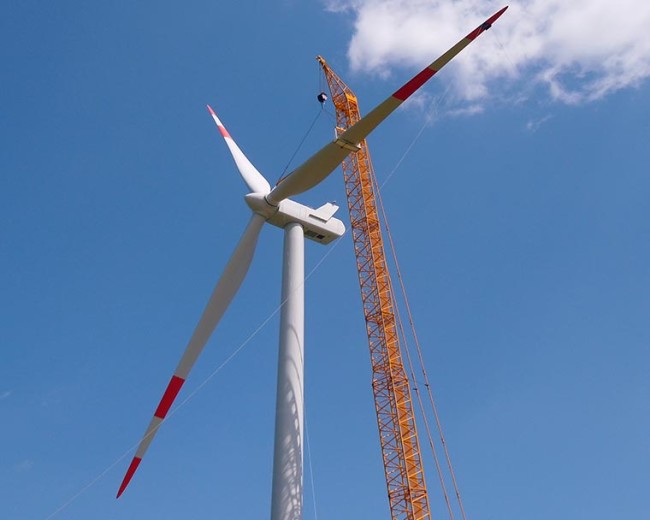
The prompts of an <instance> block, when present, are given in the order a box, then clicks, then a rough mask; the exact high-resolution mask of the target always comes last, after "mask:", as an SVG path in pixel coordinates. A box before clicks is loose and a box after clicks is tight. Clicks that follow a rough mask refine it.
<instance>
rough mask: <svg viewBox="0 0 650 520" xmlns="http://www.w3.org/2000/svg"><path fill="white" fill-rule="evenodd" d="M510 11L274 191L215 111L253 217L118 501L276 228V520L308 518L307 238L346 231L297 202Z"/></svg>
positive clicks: (326, 238) (326, 209) (328, 208)
mask: <svg viewBox="0 0 650 520" xmlns="http://www.w3.org/2000/svg"><path fill="white" fill-rule="evenodd" d="M507 8H508V7H507V6H506V7H504V8H503V9H501V10H500V11H498V12H497V13H495V14H494V15H492V16H491V17H490V18H488V19H487V20H486V21H485V22H483V23H482V24H481V25H479V26H478V27H477V28H476V29H474V30H473V31H472V32H470V33H469V34H468V35H467V36H465V38H463V39H461V40H460V41H459V42H458V43H456V45H454V46H453V47H451V48H450V49H449V50H448V51H447V52H445V53H444V54H443V55H442V56H440V57H439V58H438V59H436V60H435V61H434V62H433V63H431V65H429V66H428V67H427V68H425V69H424V70H422V71H421V72H420V73H419V74H417V75H416V76H414V77H413V78H412V79H411V80H409V81H408V82H407V83H405V84H404V85H403V86H402V87H401V88H399V89H398V90H396V91H395V92H394V93H393V94H392V95H391V96H389V97H388V98H387V99H386V100H385V101H383V102H382V103H380V104H379V105H378V106H377V107H375V108H374V109H373V110H372V111H371V112H369V113H368V115H366V116H365V117H363V118H362V119H361V120H359V121H358V122H357V123H356V124H355V125H353V126H351V127H350V128H348V129H347V130H346V131H345V132H343V133H342V134H341V135H340V136H338V137H337V138H336V139H335V140H334V141H332V142H331V143H329V144H327V145H325V146H324V147H323V148H322V149H321V150H319V151H318V152H316V153H315V154H314V155H312V156H311V157H310V158H309V159H307V160H306V161H305V162H304V163H303V164H302V165H301V166H299V167H298V168H296V169H295V170H293V171H292V172H291V173H290V174H289V175H288V176H287V177H285V178H284V179H283V180H282V181H281V182H280V183H278V184H277V185H276V186H275V187H274V188H273V189H271V186H270V185H269V183H268V181H267V180H266V179H265V178H264V176H263V175H262V174H261V173H260V172H259V171H258V170H257V169H256V168H255V166H253V164H252V163H251V162H250V161H249V160H248V158H247V157H246V156H245V155H244V153H243V152H242V151H241V149H240V148H239V146H237V144H236V143H235V141H234V140H233V139H232V137H231V136H230V134H229V133H228V131H227V130H226V128H225V127H224V125H223V124H222V123H221V121H220V120H219V118H218V117H217V115H216V113H215V112H214V110H212V108H211V107H210V106H208V110H209V111H210V114H211V115H212V118H213V119H214V122H215V123H216V124H217V127H218V129H219V131H220V133H221V135H222V136H223V138H224V140H225V142H226V145H227V146H228V148H229V150H230V153H231V154H232V157H233V159H234V161H235V164H236V166H237V169H238V170H239V173H240V174H241V176H242V178H243V180H244V182H245V183H246V185H247V186H248V188H249V189H250V190H251V192H250V193H249V194H248V195H246V196H245V200H246V203H247V204H248V206H249V207H250V209H251V211H252V215H251V218H250V220H249V222H248V226H247V227H246V229H245V230H244V233H243V235H242V237H241V238H240V240H239V243H238V244H237V246H236V247H235V251H234V252H233V254H232V256H231V257H230V260H229V261H228V263H227V264H226V267H225V269H224V271H223V273H222V275H221V278H220V279H219V281H218V282H217V285H216V286H215V288H214V290H213V292H212V295H211V296H210V299H209V300H208V304H207V306H206V308H205V310H204V311H203V314H202V316H201V318H200V319H199V322H198V324H197V326H196V328H195V330H194V333H193V334H192V337H191V338H190V341H189V343H188V345H187V347H186V349H185V352H184V353H183V356H182V357H181V360H180V362H179V363H178V366H177V367H176V370H175V371H174V375H173V376H172V378H171V380H170V382H169V384H168V385H167V389H166V390H165V393H164V394H163V396H162V399H161V400H160V403H159V404H158V407H157V408H156V411H155V412H154V416H153V418H152V420H151V422H150V423H149V426H148V427H147V430H146V432H145V435H144V437H143V438H142V440H141V442H140V444H139V446H138V449H137V451H136V454H135V456H134V457H133V460H132V461H131V464H130V465H129V468H128V469H127V472H126V475H125V476H124V479H123V480H122V483H121V485H120V488H119V490H118V493H117V497H118V498H119V497H120V496H121V495H122V493H123V492H124V490H125V489H126V487H127V486H128V484H129V482H130V481H131V479H132V477H133V475H134V474H135V471H136V470H137V468H138V466H139V464H140V462H141V461H142V458H143V456H144V454H145V452H146V451H147V449H148V448H149V445H150V444H151V441H152V440H153V437H154V436H155V434H156V433H157V431H158V429H159V428H160V425H161V423H162V422H163V420H164V419H165V416H166V415H167V412H168V411H169V409H170V407H171V405H172V403H173V402H174V400H175V399H176V396H177V395H178V393H179V391H180V389H181V387H182V386H183V384H184V383H185V380H186V379H187V376H188V375H189V373H190V370H191V369H192V367H193V366H194V363H195V362H196V360H197V358H198V356H199V355H200V354H201V351H202V350H203V348H204V347H205V345H206V343H207V341H208V339H209V338H210V336H211V334H212V332H213V331H214V329H215V327H216V326H217V324H218V323H219V321H220V320H221V317H222V316H223V314H224V313H225V311H226V309H227V308H228V305H229V304H230V302H231V301H232V299H233V298H234V296H235V294H236V293H237V290H238V289H239V287H240V285H241V283H242V281H243V280H244V277H245V276H246V273H247V272H248V269H249V267H250V264H251V261H252V259H253V254H254V252H255V246H256V243H257V238H258V236H259V233H260V231H261V229H262V226H263V224H264V223H265V222H268V223H269V224H272V225H275V226H277V227H280V228H282V229H284V235H285V237H284V258H283V268H282V300H281V301H282V310H281V317H280V348H279V361H278V383H277V402H276V415H275V420H276V423H275V447H274V458H273V484H272V488H273V490H272V502H271V519H272V520H300V519H301V518H302V461H303V443H302V439H303V367H304V364H303V352H304V350H303V346H304V289H303V283H304V237H307V238H309V239H311V240H314V241H316V242H319V243H321V244H328V243H330V242H332V241H333V240H336V239H337V238H339V237H341V236H342V235H343V233H344V232H345V226H344V225H343V222H341V221H340V220H338V219H336V218H334V216H333V215H334V213H335V212H336V211H337V209H338V206H336V205H334V204H331V203H326V204H324V205H323V206H321V207H320V208H317V209H313V208H310V207H308V206H305V205H303V204H300V203H298V202H295V201H293V200H291V199H289V197H293V196H295V195H298V194H300V193H303V192H305V191H308V190H309V189H311V188H312V187H314V186H316V185H317V184H319V183H320V182H321V181H322V180H324V179H325V178H326V177H327V176H328V175H329V174H330V173H331V172H333V171H334V170H335V169H336V167H337V166H338V165H339V164H340V163H341V161H343V159H345V157H346V156H347V155H348V154H349V153H351V152H355V151H357V150H359V145H358V143H360V142H362V141H363V140H364V139H365V138H366V137H367V136H368V134H370V132H372V130H374V129H375V128H376V127H377V126H378V125H379V124H380V123H381V122H382V121H383V120H384V119H386V118H387V117H388V116H389V115H390V114H391V113H392V112H393V111H394V110H395V109H397V107H399V106H400V105H401V104H402V103H403V102H404V101H406V100H407V99H408V98H409V97H410V96H411V95H412V94H413V93H414V92H415V91H417V90H418V89H419V88H420V87H421V86H422V85H424V83H426V82H427V81H428V80H429V79H430V78H431V77H433V76H434V75H435V74H436V73H437V72H438V71H439V70H440V69H441V68H442V67H443V66H445V65H446V64H447V63H448V62H449V61H451V60H452V59H453V58H454V57H455V56H456V55H457V54H458V53H460V52H461V51H462V50H463V49H464V48H465V47H467V46H468V45H469V44H470V43H471V42H472V41H473V40H475V39H476V38H477V37H478V36H479V35H480V34H481V33H483V32H484V31H486V30H488V29H489V28H490V27H491V26H492V24H493V23H494V22H495V21H496V20H497V19H498V18H499V17H500V16H501V15H502V14H503V13H504V12H505V10H506V9H507Z"/></svg>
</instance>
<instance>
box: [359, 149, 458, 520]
mask: <svg viewBox="0 0 650 520" xmlns="http://www.w3.org/2000/svg"><path fill="white" fill-rule="evenodd" d="M409 149H410V147H409ZM371 176H372V182H373V183H374V185H375V191H376V192H377V205H378V206H379V208H380V210H381V216H382V220H383V224H384V229H385V230H386V233H388V235H389V240H390V239H391V237H390V229H389V227H388V220H387V216H386V211H385V209H384V204H383V200H382V198H381V195H380V194H379V186H378V185H377V178H376V176H375V175H374V172H373V173H372V174H371ZM392 252H393V262H394V263H395V264H397V255H396V254H395V250H394V249H393V251H392ZM389 284H390V293H391V297H392V299H393V308H394V309H395V318H396V322H397V326H398V329H399V332H400V334H401V336H402V345H403V346H404V352H405V353H406V360H407V363H408V367H409V371H410V372H411V382H412V383H413V390H414V391H415V395H416V397H417V402H418V408H419V409H420V416H421V417H422V420H423V421H424V429H425V431H426V434H427V441H428V442H429V447H430V448H431V453H432V455H433V460H434V463H435V466H436V472H437V473H438V480H439V481H440V487H441V489H442V494H443V497H444V500H445V505H446V506H447V511H448V513H449V518H450V520H454V512H453V509H452V507H451V503H450V501H449V494H448V493H447V486H446V484H445V477H444V474H443V471H442V467H441V465H440V459H439V458H438V450H437V449H436V447H435V443H434V441H433V435H432V434H431V428H430V426H429V420H428V417H427V413H426V411H425V407H424V403H423V402H422V395H421V394H420V389H419V386H418V383H417V378H416V376H415V369H414V368H413V366H414V365H413V361H412V359H411V352H410V350H411V349H410V347H409V343H408V338H407V335H406V332H405V330H404V323H403V321H402V316H401V313H400V310H399V305H398V302H397V299H396V297H395V291H394V290H393V283H392V279H391V280H389ZM402 295H403V298H406V294H405V293H402Z"/></svg>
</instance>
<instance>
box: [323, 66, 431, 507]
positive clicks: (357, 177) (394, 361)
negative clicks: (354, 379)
mask: <svg viewBox="0 0 650 520" xmlns="http://www.w3.org/2000/svg"><path fill="white" fill-rule="evenodd" d="M317 59H318V61H319V63H320V65H321V67H322V69H323V72H324V74H325V78H326V79H327V83H328V86H329V89H330V93H331V95H332V103H333V104H334V107H335V109H336V132H337V135H340V134H342V133H343V132H344V131H345V130H346V129H347V128H349V127H350V126H352V125H353V124H355V123H356V122H357V121H359V119H361V115H360V112H359V105H358V103H357V97H356V96H355V95H354V93H353V92H352V91H351V90H350V88H349V87H348V86H347V85H346V84H345V83H344V82H343V81H342V80H341V78H339V77H338V75H336V73H335V72H334V71H333V70H332V69H331V68H330V67H329V66H328V65H327V63H326V62H325V60H324V59H323V58H322V57H321V56H318V58H317ZM342 166H343V177H344V180H345V191H346V195H347V200H348V209H349V212H350V227H351V229H352V240H353V243H354V252H355V256H356V260H357V269H358V272H359V286H360V288H361V299H362V303H363V312H364V315H365V319H366V330H367V333H368V344H369V347H370V361H371V364H372V389H373V392H374V397H375V409H376V412H377V423H378V426H379V440H380V443H381V450H382V455H383V459H384V471H385V476H386V486H387V488H388V501H389V504H390V510H391V518H392V519H393V520H406V519H408V520H425V519H426V520H431V513H430V509H429V499H428V494H427V488H426V482H425V479H424V469H423V467H422V457H421V453H420V444H419V440H418V434H417V428H416V424H415V416H414V414H413V406H412V400H411V389H410V385H409V379H408V377H407V374H406V371H405V370H404V365H403V363H402V353H401V348H400V342H399V336H398V330H397V324H396V320H395V314H394V312H393V295H392V284H391V279H390V273H389V271H388V265H387V263H386V256H385V253H384V242H383V238H382V234H381V226H380V222H379V215H378V212H377V202H376V199H375V191H374V185H375V183H374V171H373V168H372V163H371V161H370V154H369V152H368V146H367V144H366V141H365V140H364V141H362V142H361V143H359V144H358V150H357V151H356V153H351V154H350V155H348V156H347V158H346V159H345V160H344V161H343V163H342Z"/></svg>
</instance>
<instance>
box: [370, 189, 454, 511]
mask: <svg viewBox="0 0 650 520" xmlns="http://www.w3.org/2000/svg"><path fill="white" fill-rule="evenodd" d="M377 199H378V204H377V205H378V206H379V207H380V208H381V211H382V216H383V222H384V226H385V228H386V234H387V235H388V243H389V245H390V249H391V253H392V256H393V262H394V264H395V271H396V273H397V279H398V281H399V285H400V289H401V292H402V297H403V299H404V304H405V307H406V313H407V316H408V320H409V324H410V326H411V333H412V334H413V339H414V342H415V346H416V350H417V354H418V359H419V361H420V368H421V370H422V376H423V378H424V386H425V387H426V389H427V393H428V396H429V403H430V405H431V409H432V411H433V415H434V418H435V421H436V426H437V429H438V433H439V435H440V443H441V444H442V447H443V451H444V453H445V458H446V460H447V467H448V469H449V474H450V476H451V480H452V483H453V485H454V492H455V493H456V499H457V501H458V506H459V508H460V512H461V516H462V517H463V520H467V517H466V515H465V508H464V506H463V501H462V499H461V497H460V490H459V489H458V482H457V480H456V473H455V472H454V468H453V466H452V464H451V457H450V455H449V450H448V448H447V442H446V441H445V436H444V433H443V431H442V423H441V421H440V416H439V414H438V408H437V406H436V404H435V400H434V399H433V393H432V391H431V385H430V384H429V377H428V375H427V371H426V368H425V364H424V357H423V356H422V349H421V347H420V341H419V339H418V336H417V332H416V330H415V323H414V321H413V314H412V313H411V306H410V305H409V302H408V298H407V295H406V287H405V285H404V280H403V277H402V271H401V269H400V267H399V263H398V261H397V252H396V250H395V243H394V242H393V237H392V235H391V232H390V227H389V226H388V220H387V219H386V213H385V210H384V205H383V201H382V198H381V191H380V190H377ZM406 351H407V358H408V359H409V363H410V355H409V353H408V348H407V349H406ZM416 393H417V394H418V396H419V392H416ZM425 425H427V420H426V418H425ZM426 427H427V431H428V425H427V426H426ZM432 449H433V448H432ZM434 453H435V452H434ZM434 457H436V456H435V455H434ZM443 487H444V485H443Z"/></svg>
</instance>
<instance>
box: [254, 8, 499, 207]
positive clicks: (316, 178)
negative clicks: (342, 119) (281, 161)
mask: <svg viewBox="0 0 650 520" xmlns="http://www.w3.org/2000/svg"><path fill="white" fill-rule="evenodd" d="M507 8H508V7H507V6H506V7H504V8H503V9H501V10H500V11H499V12H497V13H495V14H494V15H492V16H491V17H490V18H488V19H487V20H486V21H485V22H483V23H482V24H481V25H479V26H478V27H477V28H476V29H474V30H473V31H472V32H470V33H469V34H468V35H467V36H465V38H463V39H462V40H460V41H459V42H458V43H457V44H456V45H454V46H453V47H452V48H451V49H449V50H448V51H447V52H445V53H444V54H443V55H442V56H440V57H439V58H438V59H437V60H435V61H434V62H433V63H432V64H431V65H429V66H428V67H427V68H426V69H424V70H423V71H421V72H420V73H419V74H417V75H416V76H415V77H413V78H412V79H411V80H410V81H408V82H407V83H406V84H404V85H403V86H402V87H401V88H400V89H398V90H396V91H395V92H394V93H393V94H392V95H391V96H390V97H389V98H388V99H386V100H385V101H384V102H383V103H381V104H379V105H378V106H377V107H375V108H374V109H373V110H372V111H371V112H369V113H368V115H366V116H365V117H363V118H361V119H360V120H359V121H357V123H356V124H354V125H353V126H351V127H350V128H348V129H347V130H346V131H345V132H343V134H341V135H340V136H339V137H338V139H336V140H335V141H333V142H331V143H329V144H328V145H326V146H324V147H323V148H322V149H321V150H320V151H318V152H316V153H315V154H314V155H312V156H311V157H310V158H309V159H307V160H306V161H305V162H304V163H303V164H302V165H301V166H299V167H298V168H296V169H295V170H294V171H293V172H291V173H290V174H289V175H288V176H287V177H286V178H285V179H284V180H282V181H281V182H280V183H279V184H278V185H277V186H276V187H275V188H273V190H272V191H271V193H269V195H267V197H266V200H267V201H268V202H269V203H270V204H273V205H278V204H279V203H280V201H282V200H283V199H286V198H287V197H291V196H293V195H297V194H299V193H302V192H304V191H307V190H308V189H310V188H312V187H313V186H316V185H317V184H318V183H320V182H321V181H322V180H323V179H325V177H327V176H328V175H329V174H330V173H332V172H333V171H334V170H335V169H336V167H337V166H338V165H339V163H341V161H343V160H344V159H345V158H346V157H347V155H348V154H349V153H350V152H352V151H356V150H357V149H358V144H359V143H360V142H361V141H363V140H364V139H365V138H366V137H367V136H368V134H370V132H372V131H373V130H374V129H375V128H376V127H377V126H378V125H379V124H380V123H381V122H382V121H383V120H384V119H386V118H387V117H388V116H389V115H390V114H391V113H392V112H393V111H394V110H395V109H396V108H397V107H398V106H400V105H401V104H402V103H403V102H404V101H406V100H407V99H408V98H409V97H410V96H411V95H412V94H413V93H414V92H415V91H416V90H418V89H419V88H420V87H421V86H422V85H424V84H425V83H426V82H427V81H428V80H429V79H431V77H433V75H434V74H435V73H436V72H438V71H439V70H440V69H441V68H442V67H444V66H445V65H446V64H447V63H449V62H450V61H451V60H452V59H453V58H454V57H455V56H456V55H457V54H458V53H460V52H461V51H462V50H463V49H464V48H465V47H467V46H468V45H469V44H470V43H472V41H474V40H475V39H476V38H477V37H478V36H479V35H480V34H481V33H483V32H484V31H486V30H488V29H489V28H490V27H492V24H493V23H494V22H495V21H496V20H497V18H499V17H500V16H501V15H502V14H503V13H504V12H505V10H506V9H507Z"/></svg>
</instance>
